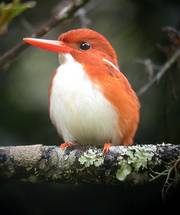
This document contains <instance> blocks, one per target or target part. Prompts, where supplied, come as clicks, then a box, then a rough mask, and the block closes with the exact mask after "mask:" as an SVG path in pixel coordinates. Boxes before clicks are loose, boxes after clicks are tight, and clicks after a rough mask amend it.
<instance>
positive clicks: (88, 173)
mask: <svg viewBox="0 0 180 215" xmlns="http://www.w3.org/2000/svg"><path fill="white" fill-rule="evenodd" d="M178 159H179V160H180V145H171V144H159V145H134V146H129V147H124V146H113V147H111V148H110V152H109V153H108V154H106V155H105V156H104V155H103V154H102V149H100V148H95V147H92V146H90V147H88V146H86V147H85V146H77V147H73V148H68V149H66V150H64V151H63V150H62V149H60V147H56V146H43V145H32V146H9V147H0V181H4V180H5V181H6V182H7V181H8V182H10V181H25V182H40V181H43V182H45V181H49V182H58V183H78V182H85V183H97V184H98V183H108V184H117V183H120V182H122V181H125V182H129V181H131V182H133V183H141V182H145V181H149V180H150V178H151V177H150V174H152V173H154V172H155V170H161V171H162V170H164V169H165V170H166V169H167V166H168V165H167V164H170V163H172V162H173V161H174V162H176V164H177V165H176V170H177V169H178V168H179V169H180V162H179V163H177V161H178ZM173 165H174V164H173ZM170 168H171V171H172V166H171V167H170Z"/></svg>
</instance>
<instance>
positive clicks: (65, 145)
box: [59, 142, 74, 150]
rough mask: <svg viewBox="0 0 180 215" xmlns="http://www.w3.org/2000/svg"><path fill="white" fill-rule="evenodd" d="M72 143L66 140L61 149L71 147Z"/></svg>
mask: <svg viewBox="0 0 180 215" xmlns="http://www.w3.org/2000/svg"><path fill="white" fill-rule="evenodd" d="M72 145H74V144H73V143H72V142H65V143H62V144H61V145H60V146H59V147H60V149H62V150H65V149H66V148H68V147H71V146H72Z"/></svg>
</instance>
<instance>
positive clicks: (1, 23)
mask: <svg viewBox="0 0 180 215" xmlns="http://www.w3.org/2000/svg"><path fill="white" fill-rule="evenodd" d="M35 5H36V2H35V1H29V2H27V3H21V0H14V1H13V2H12V3H8V4H5V3H4V2H2V3H1V4H0V34H3V33H5V32H6V31H7V27H8V24H9V23H10V22H11V21H12V20H13V19H14V18H15V17H16V16H18V15H20V14H21V13H23V12H24V11H25V10H27V9H29V8H32V7H34V6H35Z"/></svg>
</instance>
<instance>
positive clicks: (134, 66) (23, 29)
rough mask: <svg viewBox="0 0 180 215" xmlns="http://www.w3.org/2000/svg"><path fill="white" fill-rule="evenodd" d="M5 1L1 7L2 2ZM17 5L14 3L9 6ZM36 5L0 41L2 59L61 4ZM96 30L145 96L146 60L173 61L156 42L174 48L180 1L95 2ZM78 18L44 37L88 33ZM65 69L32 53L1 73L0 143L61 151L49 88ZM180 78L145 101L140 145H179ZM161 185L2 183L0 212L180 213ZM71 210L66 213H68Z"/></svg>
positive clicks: (91, 15) (170, 77) (91, 14)
mask: <svg viewBox="0 0 180 215" xmlns="http://www.w3.org/2000/svg"><path fill="white" fill-rule="evenodd" d="M1 2H2V1H1ZM8 2H10V1H8ZM36 2H37V5H36V7H34V8H32V9H29V10H28V11H26V12H24V13H23V14H22V15H20V16H18V17H17V18H16V19H14V20H13V21H12V22H11V24H10V26H9V30H8V33H7V34H5V35H2V36H0V55H2V54H3V53H4V52H6V51H7V50H8V49H10V48H11V47H12V46H14V45H15V44H17V43H18V42H20V41H21V40H22V38H23V37H28V36H29V35H31V33H32V32H34V31H35V30H37V29H38V28H39V26H41V25H42V23H44V22H45V21H46V20H48V18H49V17H50V16H51V15H52V14H53V13H54V10H55V8H56V5H57V4H58V3H61V1H58V0H54V1H48V0H38V1H36ZM86 9H87V18H88V19H89V20H90V22H91V24H90V25H89V27H90V28H92V29H94V30H96V31H98V32H100V33H102V34H103V35H105V36H106V37H107V38H108V39H109V40H110V42H111V43H112V45H113V47H114V48H115V50H116V51H117V54H118V56H119V63H120V69H121V71H122V72H123V73H124V74H125V75H126V76H127V77H128V79H129V81H130V82H131V84H132V86H133V87H134V89H135V90H136V91H138V90H139V89H140V88H141V87H142V86H143V85H144V84H146V83H147V82H148V74H147V72H146V69H145V67H144V66H143V65H142V64H139V63H137V60H139V59H142V60H143V59H146V58H150V59H152V60H153V62H154V63H155V64H157V65H161V64H163V63H164V62H166V60H167V56H166V55H165V54H164V53H162V52H161V51H160V50H159V49H158V48H157V44H161V45H163V46H167V45H169V42H168V37H167V34H166V33H163V32H162V31H161V28H162V27H165V26H172V27H175V28H177V29H178V27H179V25H180V3H179V1H178V0H177V1H175V0H164V1H163V0H143V1H140V0H139V1H137V0H134V1H133V0H111V1H109V0H92V1H90V3H89V4H88V5H87V6H86ZM81 24H82V23H81V21H80V19H79V18H78V17H76V18H73V19H70V20H68V21H65V22H64V23H61V24H59V25H58V26H57V27H55V28H54V29H52V30H51V31H50V32H49V33H48V34H46V35H45V36H44V37H45V38H49V39H56V38H57V37H58V36H59V34H60V33H62V32H65V31H67V30H70V29H72V28H79V27H81ZM57 66H58V61H57V56H56V55H55V54H52V53H48V52H43V51H42V50H39V49H36V48H34V47H29V48H28V49H27V50H25V51H24V52H23V53H22V54H21V55H19V56H18V57H17V59H16V61H14V62H13V63H12V64H11V65H10V66H9V67H8V68H7V69H6V70H5V71H0V145H2V146H8V145H29V144H45V145H58V144H59V143H60V142H61V139H60V138H59V137H58V135H57V133H56V131H55V129H54V128H53V126H52V124H51V122H50V120H49V116H48V98H47V92H48V83H49V80H50V76H51V73H52V71H53V70H54V69H55V68H56V67H57ZM179 81H180V74H179V68H178V64H175V65H173V67H172V68H171V69H170V70H169V71H168V72H167V73H166V74H165V75H164V77H163V78H162V79H161V80H160V81H159V82H158V83H157V84H154V85H153V87H152V88H150V89H149V90H148V91H147V92H146V93H144V94H143V95H141V96H140V101H141V122H140V126H139V130H138V133H137V135H136V142H137V143H139V144H147V143H150V144H156V143H162V142H165V143H169V142H170V143H173V144H179V140H180V132H179V131H180V114H179V106H180V98H179V95H180V94H179V92H180V87H179ZM161 188H162V183H157V184H152V185H141V186H132V185H122V186H121V185H120V186H103V185H98V186H97V185H59V184H36V185H33V184H1V185H0V213H1V211H2V210H3V209H4V210H5V212H6V213H8V212H9V213H11V214H38V215H41V214H48V213H51V214H55V213H58V214H64V213H67V214H68V213H74V214H100V213H105V214H106V213H108V214H109V213H110V214H111V213H115V212H116V214H121V213H125V212H126V213H127V212H131V213H132V212H133V213H135V214H138V213H140V212H142V213H146V212H154V213H155V212H157V208H159V210H160V211H161V212H164V211H168V210H171V211H172V210H173V209H175V208H177V207H178V204H176V200H177V199H178V198H176V194H178V188H174V189H173V190H171V192H170V193H169V194H168V195H167V198H166V199H165V200H164V201H162V198H161ZM64 210H66V212H63V211H64Z"/></svg>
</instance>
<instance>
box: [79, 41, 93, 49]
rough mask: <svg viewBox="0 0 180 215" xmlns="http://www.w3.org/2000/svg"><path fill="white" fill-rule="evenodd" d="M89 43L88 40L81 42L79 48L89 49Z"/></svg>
mask: <svg viewBox="0 0 180 215" xmlns="http://www.w3.org/2000/svg"><path fill="white" fill-rule="evenodd" d="M90 47H91V46H90V44H89V43H88V42H82V43H81V44H80V46H79V48H80V49H81V50H88V49H90Z"/></svg>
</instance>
